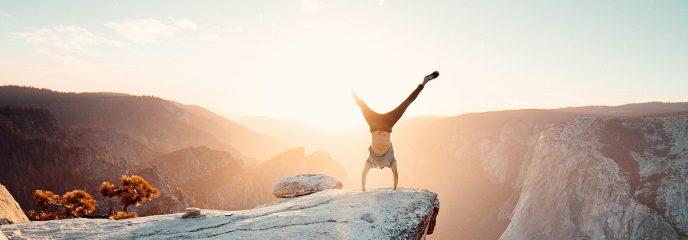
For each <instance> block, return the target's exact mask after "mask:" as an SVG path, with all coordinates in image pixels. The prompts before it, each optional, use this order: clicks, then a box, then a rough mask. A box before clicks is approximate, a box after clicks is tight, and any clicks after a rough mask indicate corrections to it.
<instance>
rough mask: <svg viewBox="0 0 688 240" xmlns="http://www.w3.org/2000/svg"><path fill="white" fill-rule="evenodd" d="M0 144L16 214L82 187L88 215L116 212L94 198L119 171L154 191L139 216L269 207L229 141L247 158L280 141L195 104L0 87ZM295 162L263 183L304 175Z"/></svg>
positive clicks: (323, 160)
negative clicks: (37, 197)
mask: <svg viewBox="0 0 688 240" xmlns="http://www.w3.org/2000/svg"><path fill="white" fill-rule="evenodd" d="M53 112H57V113H58V114H57V115H53ZM0 140H2V141H0V183H2V184H4V185H6V186H7V188H8V190H9V191H10V192H11V193H12V194H13V195H14V196H15V198H16V199H17V201H18V202H20V203H21V205H22V207H24V208H25V210H26V209H31V208H34V207H35V206H34V205H33V203H32V200H31V194H32V192H33V190H35V189H45V190H51V191H54V192H56V193H64V192H66V191H70V190H73V189H85V190H87V191H88V192H90V193H92V194H93V195H94V196H96V198H97V199H98V201H99V203H100V205H99V208H98V211H97V213H96V214H102V213H104V212H105V210H106V209H107V208H109V207H111V206H114V207H117V205H118V204H117V203H116V201H106V200H104V199H102V198H101V197H99V196H97V192H98V187H99V186H100V183H101V182H102V181H110V182H117V181H118V179H119V177H120V176H121V175H125V174H126V175H130V174H137V175H141V176H143V177H144V178H146V179H148V180H149V181H150V182H151V183H152V184H153V185H154V186H156V187H158V188H159V189H160V191H161V192H162V196H161V198H160V199H156V200H154V201H152V202H151V203H146V204H143V205H142V206H141V207H139V208H136V211H138V212H139V213H140V214H142V215H151V214H163V213H173V212H178V211H182V210H183V209H184V208H185V207H188V206H200V207H207V208H214V209H245V208H251V207H254V206H256V205H260V204H264V203H268V202H270V201H273V200H274V198H273V197H272V196H271V192H270V189H271V187H272V185H273V184H274V182H269V181H265V180H264V178H265V176H263V175H261V173H260V172H257V171H254V170H253V169H255V168H257V166H260V163H258V162H257V161H255V160H253V159H256V157H255V156H254V157H250V158H247V157H246V156H245V155H244V154H242V153H244V152H245V151H243V150H245V149H240V150H237V149H235V148H234V147H233V146H231V145H230V144H229V143H232V142H234V143H236V144H238V145H240V146H248V145H251V146H253V147H252V148H249V147H247V148H248V150H249V151H248V152H252V151H256V152H259V153H260V154H261V155H267V154H270V152H271V151H276V152H277V153H281V152H283V151H284V149H280V150H275V149H278V146H280V143H278V142H276V141H273V139H272V138H271V137H269V136H266V135H262V134H259V133H256V132H254V131H251V130H248V129H246V128H244V127H243V126H241V125H238V124H235V123H233V122H231V121H228V120H226V119H225V118H223V117H221V116H219V115H216V114H214V113H211V112H209V111H207V110H205V109H203V108H200V107H196V106H188V105H182V104H179V103H175V102H171V101H165V100H162V99H159V98H155V97H135V96H129V95H125V94H110V93H94V94H91V93H84V94H76V93H59V92H54V91H50V90H47V89H35V88H26V87H13V86H9V87H0ZM251 149H253V150H251ZM271 149H273V150H271ZM274 155H277V154H276V153H275V154H274ZM303 158H304V156H295V157H294V159H290V160H289V161H294V164H293V165H291V166H289V165H284V166H283V167H282V168H281V169H278V170H277V171H275V172H272V173H271V176H270V177H275V176H277V177H286V176H287V174H292V173H294V172H298V173H301V172H303V171H305V170H306V168H305V166H304V164H298V163H300V162H301V161H302V159H303ZM316 159H317V160H318V161H313V162H310V163H311V164H313V165H315V166H309V167H308V168H307V169H310V170H315V171H318V172H319V173H326V174H328V173H329V172H328V171H330V170H329V169H336V168H332V167H331V166H332V165H338V163H337V162H336V161H334V160H333V159H332V158H330V157H329V155H326V156H325V157H322V156H320V155H318V157H316ZM247 160H248V162H247ZM247 163H250V164H247ZM319 166H321V167H322V168H319ZM340 169H341V167H340ZM335 173H337V174H338V173H339V172H335ZM329 174H331V173H329Z"/></svg>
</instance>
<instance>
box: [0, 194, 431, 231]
mask: <svg viewBox="0 0 688 240" xmlns="http://www.w3.org/2000/svg"><path fill="white" fill-rule="evenodd" d="M438 211H439V199H438V198H437V194H435V193H433V192H430V191H427V190H422V189H405V188H404V189H398V190H396V191H392V190H390V189H374V190H369V191H367V192H363V191H360V190H356V189H346V190H335V189H328V190H324V191H320V192H317V193H314V194H310V195H307V196H303V197H299V198H289V199H284V200H282V201H279V202H276V203H272V204H268V205H263V206H260V207H257V208H254V209H250V210H241V211H235V212H234V215H232V216H225V215H224V213H225V212H223V211H215V210H203V212H205V213H206V214H207V216H206V217H203V218H191V219H182V218H181V215H182V214H181V213H178V214H169V215H158V216H149V217H140V218H135V219H126V220H119V221H111V220H104V219H83V218H81V219H68V220H57V221H46V222H30V223H22V224H14V225H4V226H0V232H2V233H4V234H5V235H7V237H9V238H10V239H43V238H52V239H75V238H77V239H200V238H211V239H422V238H423V237H425V235H426V234H430V233H432V231H433V229H432V226H434V223H435V221H436V217H437V212H438Z"/></svg>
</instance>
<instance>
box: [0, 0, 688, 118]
mask: <svg viewBox="0 0 688 240" xmlns="http://www.w3.org/2000/svg"><path fill="white" fill-rule="evenodd" d="M687 11H688V3H686V2H685V1H662V2H648V1H605V2H599V1H576V2H575V3H560V2H542V1H529V2H513V1H491V2H490V3H483V2H478V3H476V2H463V1H432V2H427V1H396V0H390V1H385V0H378V1H315V0H313V1H311V0H303V1H229V2H228V1H204V2H202V3H199V2H196V1H146V2H136V1H57V2H42V1H35V2H32V3H29V2H26V1H21V2H11V1H3V2H2V3H0V69H2V70H1V71H0V85H6V84H15V85H28V86H34V87H44V88H50V89H53V90H59V91H76V92H83V91H89V92H93V91H107V92H124V93H131V94H142V95H155V96H159V97H162V98H166V99H173V100H175V101H179V102H182V103H186V104H195V105H200V106H204V107H206V108H209V109H210V110H213V111H214V112H217V113H220V114H222V115H224V116H228V117H230V118H240V117H245V116H268V117H276V118H288V119H294V120H298V121H302V122H305V123H308V124H310V125H311V126H320V127H325V128H328V129H335V130H337V129H350V128H353V127H364V125H365V123H364V122H363V121H362V119H363V118H362V117H361V116H360V113H359V112H357V111H358V109H357V108H356V106H355V104H354V103H353V101H352V100H351V97H350V92H351V91H356V92H357V93H358V94H359V95H360V96H361V97H362V98H363V99H365V100H366V101H367V102H368V103H369V105H371V107H373V109H376V110H378V111H386V110H387V109H391V108H392V107H393V106H395V105H396V104H398V102H399V101H401V100H402V99H403V98H404V97H405V96H406V95H407V94H408V93H409V92H410V91H411V90H412V89H413V87H414V86H415V84H417V83H418V82H420V80H421V79H422V77H423V76H424V75H426V74H428V73H430V72H431V71H433V70H439V71H440V72H441V73H442V75H441V77H440V79H439V80H438V81H436V82H433V84H432V86H430V87H428V88H427V89H426V91H424V92H423V93H422V94H421V97H420V98H419V100H418V102H416V103H415V104H414V105H413V106H412V107H411V108H410V109H409V111H408V112H407V115H406V117H411V116H418V115H456V114H459V113H464V112H475V111H488V110H499V109H519V108H552V107H565V106H579V105H590V104H595V105H597V104H611V105H614V104H623V103H630V102H643V101H657V100H659V101H685V100H686V97H685V90H686V89H687V88H686V87H687V86H688V57H687V56H688V44H686V43H687V42H688V15H686V14H685V13H686V12H687Z"/></svg>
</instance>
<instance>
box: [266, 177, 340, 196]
mask: <svg viewBox="0 0 688 240" xmlns="http://www.w3.org/2000/svg"><path fill="white" fill-rule="evenodd" d="M341 188H342V183H341V182H340V181H339V180H337V179H336V178H333V177H330V176H327V175H325V174H301V175H296V176H292V177H286V178H284V179H282V180H280V181H279V182H278V183H277V184H276V185H275V188H274V189H273V190H272V194H274V195H275V197H278V198H290V197H298V196H303V195H307V194H311V193H314V192H319V191H322V190H325V189H341Z"/></svg>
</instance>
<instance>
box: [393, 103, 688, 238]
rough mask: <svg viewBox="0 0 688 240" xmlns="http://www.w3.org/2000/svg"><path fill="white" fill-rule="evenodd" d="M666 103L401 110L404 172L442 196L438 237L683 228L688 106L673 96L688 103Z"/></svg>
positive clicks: (603, 234)
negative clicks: (596, 108)
mask: <svg viewBox="0 0 688 240" xmlns="http://www.w3.org/2000/svg"><path fill="white" fill-rule="evenodd" d="M641 105H642V104H641ZM667 105H668V106H665V105H662V104H659V105H657V104H656V103H652V104H649V105H642V106H653V107H657V109H655V108H650V109H642V110H637V111H634V112H633V113H632V114H630V113H629V112H628V111H626V110H624V109H627V108H628V107H629V106H627V105H623V106H619V108H620V110H619V109H616V107H605V108H606V109H607V110H609V111H607V112H594V113H590V112H588V111H587V110H586V109H585V108H582V109H583V110H585V111H580V110H581V109H578V110H576V111H571V109H567V110H566V111H564V110H561V109H553V110H513V111H500V112H487V113H474V114H464V115H461V116H457V117H449V118H427V119H413V120H409V121H405V122H402V123H401V124H400V125H399V126H397V127H396V128H395V134H396V136H394V141H393V142H394V144H395V152H396V153H397V154H398V158H399V159H404V162H401V161H400V163H399V168H400V170H399V172H400V174H401V176H400V182H402V183H403V182H413V184H414V186H417V187H423V188H432V189H433V190H435V191H437V193H438V194H440V196H442V198H443V200H444V201H443V202H444V204H443V212H444V213H446V215H445V217H443V218H441V219H440V221H439V222H438V230H437V235H436V236H437V237H438V238H439V239H498V238H500V237H501V238H502V239H539V238H545V239H571V238H574V239H575V238H583V239H585V238H607V239H610V238H611V239H618V238H623V239H644V238H647V237H648V236H651V235H652V234H656V235H655V236H665V237H666V239H676V238H678V237H682V236H685V233H686V230H685V227H686V226H687V225H686V223H688V221H685V220H684V219H685V216H686V215H687V214H686V213H685V209H687V208H686V206H685V202H686V201H685V199H686V195H685V193H686V192H688V187H687V186H688V185H686V184H685V181H686V180H685V179H686V178H688V175H687V174H688V173H687V172H686V171H685V167H684V166H685V165H686V164H688V156H687V154H688V148H686V140H685V136H686V126H685V122H687V121H688V115H687V114H686V113H685V111H686V110H687V109H684V108H683V107H679V108H674V106H684V107H685V106H688V105H687V104H674V103H671V104H667ZM631 106H637V105H631ZM665 109H671V111H677V112H669V113H667V112H666V111H665ZM621 113H623V114H621ZM643 115H644V116H643ZM632 116H635V117H632ZM581 122H594V123H595V124H587V125H586V124H580V123H581ZM590 125H594V126H595V127H590ZM419 139H423V141H418V140H419ZM562 139H563V140H562ZM397 149H398V150H397ZM427 159H432V161H427ZM402 186H403V185H402ZM606 221H609V222H606ZM640 222H642V223H643V224H640ZM645 223H647V224H648V225H647V226H645V225H644V224H645ZM639 224H640V225H639ZM657 231H662V232H661V233H659V232H657Z"/></svg>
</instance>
